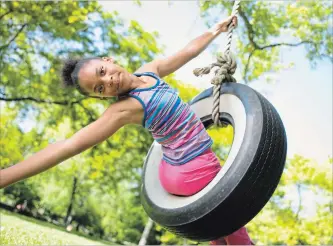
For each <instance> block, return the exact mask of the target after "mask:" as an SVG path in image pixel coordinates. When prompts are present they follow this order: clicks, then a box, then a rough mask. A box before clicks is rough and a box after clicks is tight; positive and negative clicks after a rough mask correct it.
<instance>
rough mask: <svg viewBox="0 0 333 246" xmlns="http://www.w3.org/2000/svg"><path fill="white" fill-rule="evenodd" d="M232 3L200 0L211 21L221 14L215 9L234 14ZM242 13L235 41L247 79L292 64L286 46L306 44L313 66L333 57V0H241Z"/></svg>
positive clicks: (239, 60) (240, 64) (239, 62)
mask: <svg viewBox="0 0 333 246" xmlns="http://www.w3.org/2000/svg"><path fill="white" fill-rule="evenodd" d="M232 7H233V2H230V1H220V0H213V1H200V8H201V11H202V16H203V17H204V18H205V19H206V22H207V24H208V25H211V23H215V22H216V18H218V16H216V15H213V14H211V13H212V11H216V10H219V9H221V12H223V13H227V14H228V15H230V14H231V11H232ZM238 16H239V25H238V27H237V29H236V30H235V31H234V33H235V35H234V37H233V42H235V43H236V57H237V60H238V62H237V63H238V65H239V67H240V68H239V69H240V70H241V71H242V72H241V74H242V79H243V80H244V81H245V82H246V83H248V82H251V81H253V80H255V79H258V78H259V77H260V76H263V75H264V74H267V73H269V72H278V71H279V70H281V69H283V68H285V67H288V66H290V65H292V64H284V63H283V62H281V60H280V56H279V55H280V52H281V48H283V47H290V48H293V47H297V46H304V48H305V50H306V52H307V54H306V58H307V59H308V60H309V62H310V63H311V64H312V65H313V66H315V65H316V64H317V62H318V61H320V60H322V59H328V60H329V61H331V62H332V61H333V58H332V51H333V39H332V29H331V24H330V23H331V22H332V3H331V2H330V1H296V2H285V1H282V2H271V1H241V4H240V9H239V15H238ZM236 35H237V36H236ZM235 36H236V37H235Z"/></svg>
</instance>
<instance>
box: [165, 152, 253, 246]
mask: <svg viewBox="0 0 333 246" xmlns="http://www.w3.org/2000/svg"><path fill="white" fill-rule="evenodd" d="M220 170H221V166H220V162H219V160H218V159H217V157H216V155H215V153H214V152H213V151H212V150H211V149H208V150H207V151H205V152H204V153H203V154H202V155H200V156H198V157H196V158H194V159H193V160H191V161H189V162H188V163H186V164H184V165H179V166H173V165H170V164H168V163H167V162H165V161H164V160H162V161H161V164H160V167H159V178H160V181H161V184H162V186H163V188H164V189H165V190H166V191H167V192H169V193H171V194H175V195H182V196H191V195H193V194H195V193H197V192H199V191H200V190H202V189H203V188H204V187H205V186H206V185H207V184H209V183H210V181H212V180H213V179H214V177H215V176H216V175H217V173H218V172H219V171H220ZM210 244H211V245H222V244H227V245H253V243H252V241H251V239H250V237H249V235H248V233H247V231H246V228H245V227H242V228H241V229H239V230H237V231H235V232H234V233H232V234H230V235H229V236H226V237H224V238H220V239H217V240H214V241H211V242H210Z"/></svg>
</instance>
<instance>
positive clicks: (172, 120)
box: [128, 72, 213, 165]
mask: <svg viewBox="0 0 333 246" xmlns="http://www.w3.org/2000/svg"><path fill="white" fill-rule="evenodd" d="M134 75H136V76H138V77H140V76H142V75H145V76H151V77H153V78H155V79H156V84H155V85H154V86H152V87H150V88H138V89H135V90H132V91H130V92H129V93H128V95H129V96H130V97H133V98H136V99H137V100H138V101H139V102H140V103H141V104H142V107H143V109H144V119H143V123H142V124H143V126H144V127H145V128H147V129H148V130H149V131H150V132H151V133H152V136H153V138H154V139H155V140H156V141H157V142H158V143H159V144H161V146H162V151H163V159H164V160H165V161H166V162H167V163H170V164H172V165H181V164H185V163H187V162H188V161H190V160H192V159H193V158H195V157H197V156H199V155H200V154H202V153H203V152H204V151H205V150H207V149H208V148H210V147H211V145H212V143H213V142H212V139H211V138H210V136H209V135H208V134H207V132H206V129H205V127H204V125H203V124H202V122H201V121H200V119H199V117H197V116H196V115H195V114H194V112H193V111H192V109H191V108H190V106H189V105H188V104H187V103H185V102H183V101H182V100H181V99H180V98H179V96H178V93H177V91H176V90H175V89H173V88H171V87H170V86H169V85H168V84H167V83H166V82H164V81H163V80H162V79H161V78H159V77H158V76H157V75H156V74H154V73H151V72H145V73H135V74H134Z"/></svg>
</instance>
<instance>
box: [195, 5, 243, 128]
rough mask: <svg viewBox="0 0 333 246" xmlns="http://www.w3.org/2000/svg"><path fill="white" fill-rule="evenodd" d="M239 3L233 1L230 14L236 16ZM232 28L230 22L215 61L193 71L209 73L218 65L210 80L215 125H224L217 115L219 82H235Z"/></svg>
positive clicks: (200, 73)
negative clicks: (225, 41) (225, 44)
mask: <svg viewBox="0 0 333 246" xmlns="http://www.w3.org/2000/svg"><path fill="white" fill-rule="evenodd" d="M239 5H240V1H235V3H234V6H233V10H232V15H235V16H236V15H237V14H238V8H239ZM234 28H235V27H234V25H233V24H232V23H231V24H230V25H229V27H228V43H227V48H226V49H225V51H224V54H221V55H218V56H217V62H214V63H212V64H211V65H209V66H207V67H204V68H196V69H194V71H193V73H194V75H195V76H201V75H203V74H209V73H210V71H211V69H212V68H214V67H219V69H217V70H216V71H215V76H214V77H213V79H212V80H211V83H212V84H213V85H214V90H213V100H214V102H213V111H212V117H213V120H214V123H215V125H217V126H226V124H222V122H221V121H220V117H219V114H220V112H219V108H220V88H221V84H222V83H224V82H236V79H235V78H234V77H233V76H232V75H233V74H234V73H235V71H236V67H237V64H236V60H235V58H234V57H233V56H232V55H231V52H230V48H231V41H232V32H233V30H234Z"/></svg>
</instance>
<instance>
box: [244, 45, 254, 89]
mask: <svg viewBox="0 0 333 246" xmlns="http://www.w3.org/2000/svg"><path fill="white" fill-rule="evenodd" d="M255 51H256V49H254V50H252V51H251V53H250V54H249V57H248V58H247V63H246V66H245V69H244V73H243V78H244V81H245V83H246V84H247V83H249V81H248V80H247V79H246V75H247V72H248V71H249V67H250V60H251V57H252V55H253V54H254V52H255Z"/></svg>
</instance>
